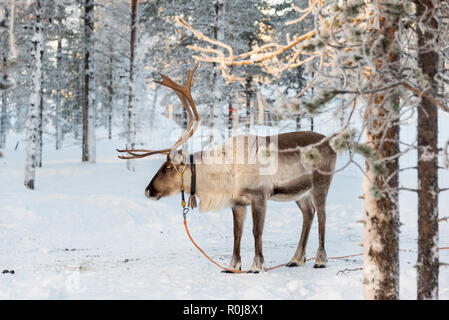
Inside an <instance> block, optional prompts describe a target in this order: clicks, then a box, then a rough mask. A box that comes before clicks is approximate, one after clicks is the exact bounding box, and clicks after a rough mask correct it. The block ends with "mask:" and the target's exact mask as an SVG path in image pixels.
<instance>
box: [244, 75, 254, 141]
mask: <svg viewBox="0 0 449 320" xmlns="http://www.w3.org/2000/svg"><path fill="white" fill-rule="evenodd" d="M252 81H253V77H252V76H247V77H246V81H245V97H246V106H245V108H246V133H249V129H250V127H251V99H252V96H253V91H252V88H251V86H252Z"/></svg>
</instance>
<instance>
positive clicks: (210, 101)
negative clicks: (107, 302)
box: [0, 0, 449, 300]
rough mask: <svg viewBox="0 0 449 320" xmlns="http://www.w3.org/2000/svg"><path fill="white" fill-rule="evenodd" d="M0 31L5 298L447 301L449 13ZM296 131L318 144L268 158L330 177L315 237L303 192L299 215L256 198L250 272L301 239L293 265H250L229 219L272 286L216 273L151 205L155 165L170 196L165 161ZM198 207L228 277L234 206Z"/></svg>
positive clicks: (344, 5)
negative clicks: (290, 156) (294, 160)
mask: <svg viewBox="0 0 449 320" xmlns="http://www.w3.org/2000/svg"><path fill="white" fill-rule="evenodd" d="M0 34H1V37H0V59H1V62H0V96H1V98H0V105H1V110H0V234H1V236H0V237H1V238H2V243H3V244H4V245H5V248H7V249H5V250H4V251H3V252H2V253H1V254H0V269H1V270H3V274H0V288H1V289H0V298H2V299H23V298H25V299H28V298H31V299H73V298H74V299H95V298H98V297H101V298H106V299H107V298H112V299H116V298H118V299H122V298H124V299H128V298H131V299H133V298H137V299H141V298H147V299H228V298H229V299H347V300H349V299H368V300H397V299H418V300H438V299H448V298H449V289H448V288H449V273H448V270H447V263H446V262H445V261H444V259H446V261H447V258H449V250H448V249H449V247H448V245H449V232H447V231H449V230H448V229H447V228H448V221H447V220H448V218H449V217H448V216H446V215H445V212H447V210H448V208H449V198H448V196H447V194H449V193H448V192H447V191H449V184H448V181H449V180H448V178H449V173H448V170H449V127H448V126H447V123H448V122H447V121H448V120H449V92H448V88H449V67H448V66H449V3H448V2H447V1H437V0H409V1H406V0H329V1H326V0H232V1H231V0H201V1H198V0H196V1H193V0H184V1H180V0H0ZM172 79H173V80H172ZM184 84H185V85H184ZM183 85H184V87H182V88H181V86H183ZM167 87H168V88H169V89H173V90H168V89H167ZM190 90H191V91H190ZM293 131H295V132H297V131H299V132H305V135H307V134H309V135H312V136H314V133H315V132H317V133H320V134H323V135H325V136H324V138H323V139H321V140H320V141H319V142H316V143H315V142H314V143H308V144H303V142H302V140H301V142H298V144H297V145H295V148H296V149H295V150H293V151H291V150H290V149H288V148H287V149H288V150H287V151H284V150H281V145H282V141H279V143H280V144H279V145H278V146H276V148H277V147H279V149H268V148H267V149H266V155H267V157H268V156H269V155H270V154H271V153H273V154H276V155H278V158H277V162H276V163H277V165H278V166H282V165H283V162H282V161H281V160H282V159H283V158H282V157H283V156H282V152H293V153H295V152H296V153H297V157H298V166H299V167H300V168H301V169H304V168H305V169H304V170H306V169H307V170H312V171H313V172H318V173H320V174H322V175H323V176H326V175H330V177H331V178H332V176H333V178H332V179H333V180H332V182H331V186H330V189H329V195H328V197H327V201H326V196H327V189H326V190H324V191H322V192H321V193H322V194H324V200H323V201H324V202H325V203H326V206H327V209H326V211H327V219H326V215H324V217H322V215H321V211H320V210H319V208H318V206H319V204H318V203H317V201H318V200H316V199H315V198H314V200H312V202H313V205H312V206H313V208H314V209H313V210H312V211H313V213H312V214H311V219H312V220H313V219H314V213H315V211H316V213H317V219H315V220H318V221H313V223H312V221H310V223H309V222H308V220H307V219H306V214H305V211H307V210H306V209H304V208H303V207H301V205H300V200H301V199H302V198H301V197H302V196H301V197H299V198H295V201H297V204H298V206H299V208H300V209H301V211H302V212H303V216H299V215H298V213H297V211H298V208H296V207H295V206H292V205H291V202H290V203H288V202H269V204H268V205H267V206H268V207H267V208H268V209H267V212H268V213H267V217H266V221H265V229H264V230H265V231H264V238H263V244H264V250H265V254H264V256H265V261H266V263H267V264H269V265H270V266H271V265H274V264H278V263H279V262H283V261H284V260H286V255H289V254H290V253H291V252H290V251H292V252H293V250H294V248H296V246H297V241H298V239H300V245H299V246H298V250H299V251H297V254H298V257H299V256H301V259H303V260H304V261H303V262H302V264H305V265H304V266H302V265H301V266H300V267H299V268H281V269H276V270H273V271H271V270H270V268H268V269H264V267H261V269H260V268H259V267H260V266H261V264H260V265H259V263H258V262H257V263H256V260H257V259H256V258H257V255H258V253H257V252H258V250H260V256H262V255H261V244H260V248H259V247H258V240H257V239H256V237H257V235H256V234H257V232H256V231H255V230H256V222H254V229H253V231H252V232H253V233H254V237H255V239H256V241H255V243H253V242H252V239H251V230H250V229H251V227H252V224H251V223H247V224H245V226H244V227H243V222H242V225H241V228H243V230H244V231H243V241H242V256H244V258H245V259H247V260H248V261H249V257H247V256H251V254H252V252H253V250H254V247H255V250H256V256H255V258H254V263H253V267H252V269H251V270H252V271H254V270H256V269H257V270H256V271H257V272H259V271H269V272H260V274H259V275H257V276H256V275H251V274H242V275H239V274H231V275H229V274H226V273H220V272H219V270H216V268H215V266H214V265H213V264H210V263H208V261H207V260H206V259H204V256H203V255H201V253H200V252H198V251H193V250H196V249H195V248H193V246H192V244H191V243H189V240H188V239H187V238H186V236H185V234H184V230H183V226H182V221H181V220H182V216H180V215H179V212H180V208H179V201H178V196H176V197H171V198H166V199H162V200H161V201H158V202H155V201H151V200H155V199H154V197H153V198H152V197H151V194H150V193H151V192H149V191H148V190H149V189H148V188H150V185H151V183H150V181H154V179H153V180H152V177H153V176H155V174H156V173H157V172H158V169H159V167H160V166H161V164H162V167H161V168H164V166H165V165H167V163H166V162H164V163H162V162H163V161H165V159H167V162H168V165H170V164H173V166H174V168H175V169H176V170H177V172H178V174H179V177H181V190H182V194H183V197H184V184H183V183H184V181H183V180H182V179H183V176H182V174H181V173H180V172H179V171H178V169H179V163H176V164H175V163H172V160H173V159H174V156H173V152H174V151H176V150H177V149H178V148H181V149H182V150H184V151H185V150H188V151H189V152H192V151H196V152H198V151H199V152H203V151H204V150H213V149H214V148H217V146H221V145H222V144H223V143H224V142H229V141H232V139H233V138H235V137H240V136H245V137H252V136H253V135H254V136H264V137H265V136H275V137H276V139H277V137H278V135H279V137H281V134H284V133H287V132H293ZM310 131H312V132H314V133H313V134H312V133H307V132H310ZM189 139H190V140H189ZM248 139H249V138H248ZM299 139H303V138H299ZM304 139H305V138H304ZM323 144H325V145H326V146H329V148H330V149H331V153H335V154H336V157H337V160H336V165H335V168H332V170H331V171H332V172H329V173H327V174H325V173H323V172H321V171H320V170H322V168H321V167H320V166H321V164H322V163H323V161H324V162H325V161H328V159H329V155H328V154H327V153H323V151H322V148H321V147H322V145H323ZM170 145H173V146H174V147H169V146H170ZM167 147H168V149H164V148H167ZM147 148H152V149H147ZM153 148H159V150H155V149H153ZM269 148H271V145H270V146H269ZM273 148H274V147H273ZM201 150H203V151H201ZM261 150H262V149H261ZM257 152H259V151H257ZM264 153H265V149H264ZM181 154H182V153H181ZM223 154H224V153H223ZM165 156H167V158H165ZM257 156H259V153H257ZM248 157H249V152H248ZM141 158H145V159H141ZM191 159H193V156H192V157H191ZM173 161H175V160H173ZM182 161H184V160H182ZM329 161H330V160H329ZM181 164H183V162H181ZM289 166H293V165H289ZM186 167H188V166H187V165H185V166H184V167H183V168H184V169H185V168H186ZM218 167H219V168H222V167H224V166H222V165H219V166H218ZM286 167H287V165H286ZM190 168H191V167H188V169H187V172H188V173H189V175H190V174H191V169H190ZM202 168H203V167H202V166H201V164H198V170H199V173H198V174H199V176H198V183H200V182H201V170H203V169H202ZM245 168H246V169H245V170H246V171H248V172H250V171H251V170H250V169H248V167H245ZM292 168H293V167H292ZM215 170H219V169H217V168H215ZM223 170H224V169H223ZM307 170H306V172H309V171H307ZM312 171H310V172H312ZM307 174H308V173H307ZM174 176H175V175H174ZM216 176H217V177H218V173H217V175H216ZM212 177H215V176H214V175H212ZM155 178H156V177H155ZM258 178H259V177H257V179H258ZM192 179H193V173H192V178H190V176H189V181H191V180H192ZM276 179H277V178H276ZM290 179H291V181H289V182H287V185H291V184H292V183H293V182H294V181H297V180H295V179H299V178H298V177H295V178H293V177H290ZM236 180H238V179H237V178H236ZM272 180H275V178H272ZM233 181H234V180H233ZM239 181H240V180H239ZM257 181H259V180H257ZM213 182H214V185H215V186H216V187H217V189H213V188H212V187H211V190H210V192H211V193H213V194H214V193H215V194H214V195H215V196H216V197H217V198H219V197H220V196H222V195H221V193H220V192H221V190H224V189H226V188H227V185H226V182H225V180H223V179H222V180H220V179H219V178H217V180H216V181H213ZM148 183H150V185H148ZM166 183H167V184H169V182H166ZM257 183H259V182H256V180H254V186H253V187H254V188H255V189H257V188H256V184H257ZM314 183H315V182H313V184H314ZM147 185H148V187H147V189H145V187H146V186H147ZM265 186H266V184H265V185H264V187H265ZM191 188H192V186H190V187H189V191H191ZM248 188H249V187H248ZM278 189H281V188H278ZM143 190H145V194H146V195H147V197H148V198H150V199H151V200H149V199H145V195H144V192H143ZM213 190H215V191H213ZM147 191H148V192H149V194H147ZM201 192H202V191H201V186H200V185H198V197H199V201H200V203H201V202H202V203H203V206H206V200H205V199H206V198H205V196H203V199H201V198H202V196H201ZM307 192H308V191H307ZM307 194H308V193H307ZM191 195H193V196H194V192H193V193H191ZM273 197H274V196H273ZM159 198H160V197H158V199H159ZM266 200H270V198H269V197H268V198H264V201H266ZM183 201H184V198H183ZM289 205H290V206H289ZM252 206H253V210H252V212H253V214H252V217H250V218H251V219H252V220H253V221H256V220H257V219H256V217H257V214H256V213H254V212H256V209H254V204H252ZM193 207H194V206H192V209H191V210H190V211H191V212H190V213H189V216H188V219H190V220H191V223H192V234H193V236H194V237H195V238H196V239H198V241H199V242H200V243H201V244H202V246H204V247H205V251H207V252H209V253H210V255H212V256H214V257H215V259H218V260H219V261H220V263H222V264H225V263H227V262H228V261H229V260H230V259H231V264H230V267H232V268H231V269H234V268H237V267H240V266H241V264H240V262H239V263H236V262H235V261H236V260H235V259H236V257H238V260H239V259H240V240H238V241H237V242H238V246H239V248H238V251H236V247H235V245H236V242H234V253H233V255H232V256H231V255H230V254H231V252H232V248H231V245H232V241H233V239H234V241H236V240H235V239H236V238H235V234H234V235H233V234H232V231H233V229H232V226H233V222H232V219H233V218H234V232H236V229H238V228H236V221H237V220H236V219H237V218H236V216H237V214H236V209H235V207H233V215H231V210H230V209H229V208H227V209H224V208H218V209H219V210H218V211H217V212H210V213H209V212H208V213H206V214H199V215H197V214H196V212H195V210H193ZM264 210H265V207H264ZM323 210H324V209H323ZM271 211H273V212H271ZM293 211H295V212H293ZM243 217H244V216H243ZM184 219H186V217H185V215H184ZM247 220H249V219H247ZM184 221H185V220H184ZM324 224H326V228H327V229H326V232H327V233H326V235H328V236H327V237H326V251H327V252H328V253H329V257H328V258H326V255H325V253H324V256H323V257H322V254H323V252H324V251H322V250H324V247H323V245H324ZM295 225H297V226H300V228H299V229H298V228H296V229H295V228H292V226H295ZM307 226H308V227H307ZM262 228H263V218H262ZM301 228H302V232H301V237H299V232H300V231H301ZM310 228H311V229H310ZM290 229H291V230H290ZM309 229H310V230H311V237H310V240H309V247H312V248H313V250H315V248H318V251H317V255H316V256H315V257H313V255H312V256H310V257H309V256H308V257H307V258H309V260H307V259H306V257H305V243H307V241H308V232H309ZM298 230H299V231H298ZM304 230H306V231H304ZM261 234H262V232H260V237H261ZM241 236H242V235H241V234H240V237H241ZM303 236H304V237H303ZM304 241H305V242H304ZM302 244H304V248H303V249H302V250H303V251H301V250H300V247H301V245H302ZM258 248H259V249H258ZM287 249H288V250H287ZM287 251H288V252H287ZM309 251H311V250H309ZM236 252H238V254H237V253H236ZM298 252H300V253H301V254H299V253H298ZM359 252H361V253H359ZM309 254H310V253H309ZM295 257H296V254H295V256H294V258H293V260H291V261H290V262H289V263H287V266H288V265H290V266H292V261H293V262H294V261H296V260H295ZM245 259H243V260H244V261H246V260H245ZM262 259H263V258H262ZM310 259H312V260H315V268H309V267H308V261H310ZM321 260H323V264H322V265H321V264H320V263H319V262H320V261H321ZM328 260H329V261H328ZM184 261H186V262H188V264H189V266H187V265H185V264H184V263H183V262H184ZM296 262H297V261H296ZM167 264H169V266H167ZM255 265H257V267H258V268H256V269H254V266H255ZM317 265H318V266H319V268H316V266H317ZM324 266H326V268H321V267H324ZM150 268H151V269H152V270H153V271H154V270H156V272H155V274H153V275H151V276H149V275H147V274H146V270H148V269H150ZM248 268H249V267H248ZM248 268H245V270H246V269H248ZM192 269H196V270H192ZM223 269H225V268H223ZM321 269H322V270H321ZM1 270H0V271H1ZM129 270H132V271H133V272H132V275H131V274H128V271H129ZM251 270H250V271H251ZM225 271H226V270H225ZM158 272H159V274H160V277H158ZM189 272H192V273H193V274H192V277H191V280H190V281H187V282H183V281H182V280H183V279H184V277H185V276H186V275H187V274H188V273H189ZM320 272H321V273H322V274H319V273H320ZM129 273H131V272H129ZM175 273H176V275H175ZM161 274H163V275H161ZM236 278H239V279H241V280H240V282H238V281H239V280H237V279H236ZM323 288H325V289H326V290H322V289H323Z"/></svg>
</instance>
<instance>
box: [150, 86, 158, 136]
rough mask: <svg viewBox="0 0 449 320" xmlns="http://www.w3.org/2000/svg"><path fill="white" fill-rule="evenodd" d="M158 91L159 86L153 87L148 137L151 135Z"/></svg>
mask: <svg viewBox="0 0 449 320" xmlns="http://www.w3.org/2000/svg"><path fill="white" fill-rule="evenodd" d="M158 91H159V86H156V88H155V89H154V95H153V103H152V105H151V113H150V139H151V138H152V137H153V129H154V117H155V116H156V103H157V96H158Z"/></svg>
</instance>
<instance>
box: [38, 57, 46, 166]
mask: <svg viewBox="0 0 449 320" xmlns="http://www.w3.org/2000/svg"><path fill="white" fill-rule="evenodd" d="M42 62H43V61H41V65H42ZM41 81H42V79H41ZM39 95H40V99H39V121H38V132H39V134H38V137H39V141H38V143H37V164H36V165H37V166H38V167H39V168H42V145H43V135H44V128H43V126H44V92H43V90H42V83H41V92H40V94H39Z"/></svg>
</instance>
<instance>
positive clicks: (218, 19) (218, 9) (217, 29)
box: [210, 0, 225, 128]
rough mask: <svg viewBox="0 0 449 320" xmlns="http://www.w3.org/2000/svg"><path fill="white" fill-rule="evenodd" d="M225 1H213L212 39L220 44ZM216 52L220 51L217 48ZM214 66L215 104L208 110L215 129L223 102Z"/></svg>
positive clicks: (218, 76) (220, 79) (218, 77)
mask: <svg viewBox="0 0 449 320" xmlns="http://www.w3.org/2000/svg"><path fill="white" fill-rule="evenodd" d="M224 3H225V0H215V25H214V38H215V39H216V40H218V41H220V42H222V41H224V27H225V25H224V14H225V11H224V9H225V7H224ZM218 50H220V49H219V48H218ZM215 67H216V65H215V64H214V77H213V80H214V96H215V98H216V102H215V103H212V105H211V109H210V127H211V128H216V127H217V126H218V119H219V112H220V111H221V107H222V105H221V103H222V100H223V92H222V90H223V78H222V77H221V76H220V71H219V70H217V69H216V68H215Z"/></svg>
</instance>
